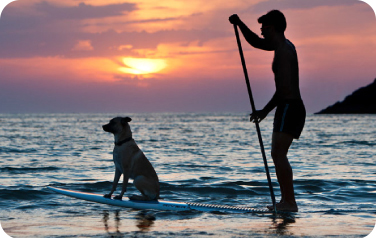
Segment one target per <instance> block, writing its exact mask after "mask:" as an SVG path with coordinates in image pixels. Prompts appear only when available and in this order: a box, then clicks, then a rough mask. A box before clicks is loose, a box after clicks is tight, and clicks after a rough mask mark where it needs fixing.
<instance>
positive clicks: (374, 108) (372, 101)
mask: <svg viewBox="0 0 376 238" xmlns="http://www.w3.org/2000/svg"><path fill="white" fill-rule="evenodd" d="M315 114H376V79H375V81H374V82H373V83H371V84H370V85H368V86H366V87H362V88H359V89H358V90H356V91H354V92H353V93H352V94H351V95H349V96H347V97H346V98H345V100H343V101H342V102H337V103H335V104H334V105H332V106H329V107H327V108H325V109H323V110H321V111H319V112H317V113H315Z"/></svg>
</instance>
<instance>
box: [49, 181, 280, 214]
mask: <svg viewBox="0 0 376 238" xmlns="http://www.w3.org/2000/svg"><path fill="white" fill-rule="evenodd" d="M47 188H48V189H50V190H52V191H54V192H56V193H60V194H64V195H66V196H70V197H74V198H78V199H82V200H86V201H91V202H98V203H104V204H108V205H113V206H119V207H127V208H133V209H139V210H149V209H152V210H165V211H192V210H195V211H203V212H224V213H273V211H270V210H268V209H265V210H263V209H254V208H251V207H243V206H227V205H214V204H202V203H191V202H174V201H166V200H163V199H159V200H154V201H136V200H130V199H129V198H128V197H123V199H122V200H118V199H113V197H114V196H112V198H105V197H103V195H101V194H95V193H85V192H79V191H73V190H68V189H62V188H56V187H51V186H48V187H47Z"/></svg>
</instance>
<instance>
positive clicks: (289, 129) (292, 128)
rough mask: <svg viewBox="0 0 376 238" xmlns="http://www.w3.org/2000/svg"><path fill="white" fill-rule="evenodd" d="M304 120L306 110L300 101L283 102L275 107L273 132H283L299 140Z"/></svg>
mask: <svg viewBox="0 0 376 238" xmlns="http://www.w3.org/2000/svg"><path fill="white" fill-rule="evenodd" d="M305 118H306V110H305V107H304V104H303V101H302V100H299V99H295V100H284V101H283V102H280V103H278V105H277V110H276V112H275V116H274V128H273V131H274V132H285V133H288V134H290V135H292V136H293V137H294V138H295V139H299V137H300V134H301V133H302V131H303V127H304V123H305Z"/></svg>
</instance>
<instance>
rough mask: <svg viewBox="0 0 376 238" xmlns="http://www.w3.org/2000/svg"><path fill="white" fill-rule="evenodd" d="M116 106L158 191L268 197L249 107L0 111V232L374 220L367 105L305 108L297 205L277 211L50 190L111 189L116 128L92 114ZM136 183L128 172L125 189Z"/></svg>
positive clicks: (182, 197) (267, 125) (227, 233)
mask: <svg viewBox="0 0 376 238" xmlns="http://www.w3.org/2000/svg"><path fill="white" fill-rule="evenodd" d="M115 116H130V117H131V118H132V119H133V121H132V122H131V123H130V125H131V128H132V130H133V138H134V139H135V140H136V142H137V144H138V145H139V147H140V148H141V149H142V150H143V151H144V153H145V155H146V156H147V157H148V159H149V160H150V162H151V163H152V164H153V166H154V168H155V170H156V172H157V173H158V176H159V179H160V183H161V197H163V198H164V199H166V200H173V201H189V202H199V203H209V204H224V205H234V206H237V205H242V206H245V205H246V206H250V207H254V208H265V207H266V206H267V205H270V204H271V199H270V193H269V188H268V184H267V179H266V175H265V169H264V164H263V161H262V156H261V152H260V147H259V142H258V139H257V134H256V130H255V126H254V124H253V123H251V122H249V117H248V114H247V113H139V114H135V113H128V114H125V113H119V114H0V156H1V160H0V210H1V213H0V222H1V226H2V228H3V229H4V231H5V232H6V233H7V234H8V235H9V236H11V237H46V238H47V237H48V238H50V237H185V236H189V237H326V236H330V237H365V236H367V235H368V234H369V233H370V232H371V231H372V230H373V228H374V227H375V222H376V163H375V157H376V115H308V116H307V120H306V126H305V128H304V131H303V133H302V136H301V138H300V139H299V140H296V141H294V142H293V145H292V147H291V148H290V151H289V154H288V157H289V160H290V163H291V166H292V168H293V172H294V186H295V193H296V199H297V203H298V206H299V212H298V213H291V214H284V215H276V216H275V215H272V214H252V213H244V214H225V213H205V212H196V211H190V212H174V211H154V210H149V211H140V210H132V209H127V208H119V207H114V206H109V205H104V204H98V203H93V202H87V201H82V200H78V199H74V198H70V197H66V196H64V195H61V194H56V193H54V192H52V191H50V190H48V189H47V188H46V186H48V185H51V186H56V187H61V188H66V189H72V190H79V191H84V192H92V193H99V194H105V193H108V192H109V190H110V188H111V184H112V179H113V173H114V165H113V162H112V149H113V140H114V139H113V136H112V135H111V134H109V133H106V132H104V131H103V130H102V127H101V126H102V125H103V124H106V123H107V122H108V121H109V120H110V119H111V118H113V117H115ZM272 124H273V116H271V115H269V116H268V117H267V118H266V119H265V120H264V121H262V122H261V124H260V127H261V133H262V135H263V140H264V145H265V149H266V154H267V159H268V165H269V169H270V173H271V178H272V183H273V186H274V191H275V194H276V200H277V201H278V200H279V199H280V191H279V186H278V183H277V181H276V176H275V170H274V166H273V163H272V160H271V157H270V144H271V143H270V142H271V134H272ZM130 182H131V181H130ZM119 189H120V187H119ZM119 189H118V191H119ZM115 193H116V192H115ZM137 193H138V191H136V189H135V188H134V186H133V185H132V184H130V185H129V186H128V191H127V193H126V195H129V194H137Z"/></svg>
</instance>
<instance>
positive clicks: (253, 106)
mask: <svg viewBox="0 0 376 238" xmlns="http://www.w3.org/2000/svg"><path fill="white" fill-rule="evenodd" d="M234 30H235V35H236V41H237V43H238V48H239V54H240V59H241V61H242V65H243V72H244V77H245V82H246V84H247V89H248V95H249V101H250V102H251V107H252V112H256V107H255V103H254V101H253V96H252V90H251V85H250V84H249V78H248V72H247V67H246V65H245V60H244V55H243V50H242V44H241V42H240V38H239V32H238V27H237V25H235V24H234ZM255 125H256V130H257V136H258V139H259V142H260V148H261V154H262V158H263V160H264V165H265V171H266V177H267V179H268V184H269V190H270V196H271V198H272V202H273V207H274V212H277V207H276V203H275V197H274V191H273V185H272V181H271V179H270V174H269V168H268V162H267V160H266V156H265V149H264V144H263V143H262V137H261V131H260V126H259V123H258V121H257V120H255Z"/></svg>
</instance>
